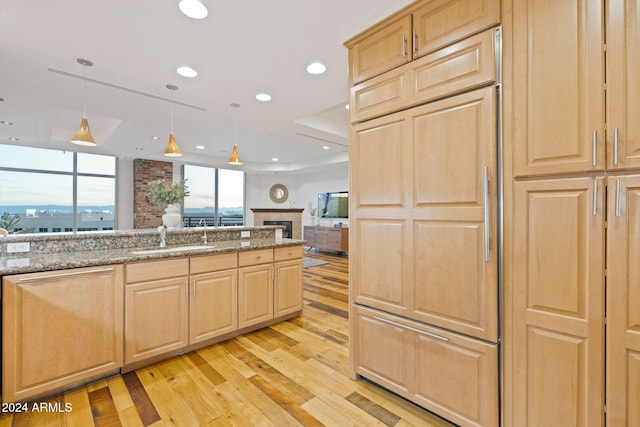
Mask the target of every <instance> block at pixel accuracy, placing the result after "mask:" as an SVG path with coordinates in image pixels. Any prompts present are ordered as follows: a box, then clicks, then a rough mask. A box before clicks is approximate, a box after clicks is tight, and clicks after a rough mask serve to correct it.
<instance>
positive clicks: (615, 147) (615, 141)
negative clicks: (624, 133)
mask: <svg viewBox="0 0 640 427" xmlns="http://www.w3.org/2000/svg"><path fill="white" fill-rule="evenodd" d="M619 134H620V130H619V129H618V128H615V129H614V130H613V165H614V166H618V139H619V137H620V135H619Z"/></svg>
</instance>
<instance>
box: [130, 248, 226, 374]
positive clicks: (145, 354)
mask: <svg viewBox="0 0 640 427" xmlns="http://www.w3.org/2000/svg"><path fill="white" fill-rule="evenodd" d="M237 266H238V254H237V253H230V254H219V255H204V256H197V257H191V258H177V259H169V260H160V261H147V262H140V263H132V264H127V269H126V274H127V286H126V298H125V301H126V302H125V306H126V309H125V325H126V326H125V363H126V364H130V363H134V362H138V361H141V360H145V359H149V358H152V357H155V356H160V355H163V354H166V353H170V352H172V351H176V350H180V349H182V348H185V347H187V346H189V345H193V344H197V343H200V342H204V341H207V340H211V339H214V338H216V337H218V336H220V335H223V334H225V333H230V332H233V331H235V330H236V329H237V328H238V322H237V298H238V294H237ZM136 280H143V281H141V282H136Z"/></svg>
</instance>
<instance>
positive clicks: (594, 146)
mask: <svg viewBox="0 0 640 427" xmlns="http://www.w3.org/2000/svg"><path fill="white" fill-rule="evenodd" d="M591 164H592V165H593V166H596V165H597V164H598V131H596V130H594V131H593V133H592V134H591Z"/></svg>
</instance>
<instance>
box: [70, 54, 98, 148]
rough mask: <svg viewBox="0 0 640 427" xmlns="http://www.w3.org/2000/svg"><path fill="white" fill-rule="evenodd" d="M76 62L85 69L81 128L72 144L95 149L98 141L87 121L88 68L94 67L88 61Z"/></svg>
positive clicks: (72, 139)
mask: <svg viewBox="0 0 640 427" xmlns="http://www.w3.org/2000/svg"><path fill="white" fill-rule="evenodd" d="M76 61H78V63H79V64H80V65H82V67H83V78H82V82H83V83H82V85H83V86H82V92H83V95H82V104H83V109H82V111H83V112H82V120H81V121H80V128H79V129H78V132H76V134H75V135H74V137H73V138H71V142H72V143H74V144H78V145H86V146H89V147H95V145H96V141H95V140H94V139H93V135H91V131H90V130H89V121H88V120H87V67H91V66H93V62H91V61H89V60H88V59H83V58H77V59H76Z"/></svg>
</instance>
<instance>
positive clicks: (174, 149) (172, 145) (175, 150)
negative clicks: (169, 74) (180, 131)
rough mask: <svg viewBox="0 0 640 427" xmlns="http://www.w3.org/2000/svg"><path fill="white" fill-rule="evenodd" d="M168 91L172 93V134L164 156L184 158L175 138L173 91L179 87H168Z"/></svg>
mask: <svg viewBox="0 0 640 427" xmlns="http://www.w3.org/2000/svg"><path fill="white" fill-rule="evenodd" d="M167 89H169V90H170V91H171V103H170V105H171V133H170V134H169V144H167V148H166V149H165V150H164V155H165V156H167V157H180V156H182V151H180V147H178V144H177V143H176V138H175V137H174V136H173V91H175V90H178V86H174V85H167Z"/></svg>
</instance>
